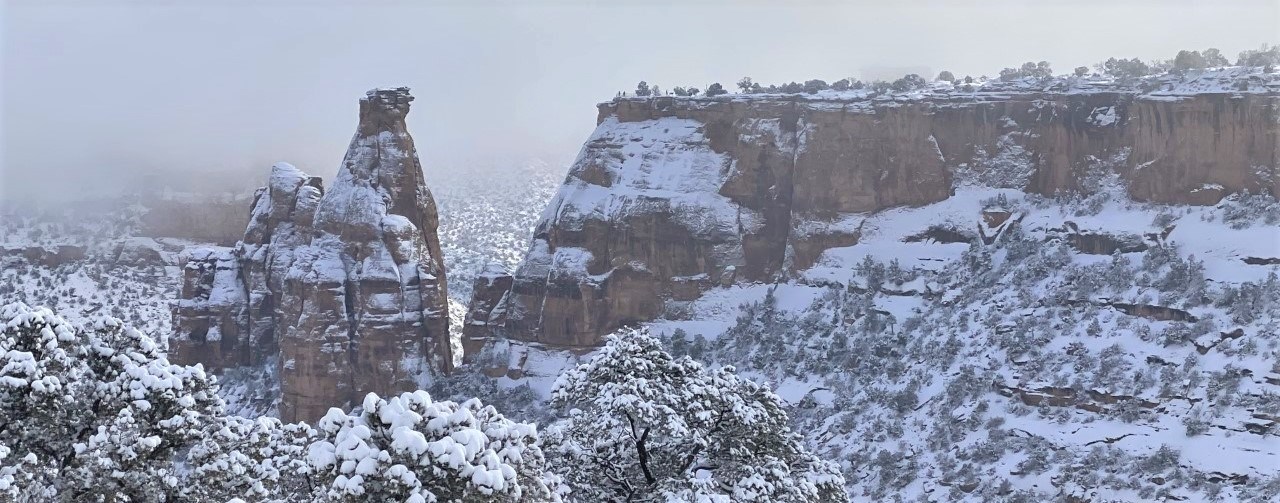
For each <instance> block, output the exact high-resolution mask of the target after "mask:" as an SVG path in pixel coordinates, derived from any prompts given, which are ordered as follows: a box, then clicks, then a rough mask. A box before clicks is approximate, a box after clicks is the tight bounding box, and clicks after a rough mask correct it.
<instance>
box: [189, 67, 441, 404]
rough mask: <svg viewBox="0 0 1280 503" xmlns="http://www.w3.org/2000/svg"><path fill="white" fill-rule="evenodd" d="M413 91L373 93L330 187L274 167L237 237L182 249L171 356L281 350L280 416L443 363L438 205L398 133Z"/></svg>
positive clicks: (246, 361)
mask: <svg viewBox="0 0 1280 503" xmlns="http://www.w3.org/2000/svg"><path fill="white" fill-rule="evenodd" d="M412 99H413V98H412V97H411V96H409V94H408V89H406V88H399V89H379V90H374V91H370V92H369V94H368V96H366V97H365V98H364V99H362V100H361V101H360V123H359V127H358V129H357V131H356V135H355V137H354V138H353V139H352V141H351V145H350V147H349V148H348V150H347V154H346V156H345V158H344V159H343V164H342V166H341V167H340V168H339V171H338V176H337V178H336V179H335V180H334V182H333V184H332V185H331V186H330V187H329V190H328V191H327V192H326V191H324V190H323V187H322V185H321V183H320V180H319V179H318V178H315V177H310V176H307V175H306V174H305V173H303V172H302V171H300V170H298V169H297V168H294V167H293V166H289V165H287V164H278V165H276V166H274V167H273V168H272V174H271V179H270V182H269V184H268V186H267V187H264V188H263V189H260V190H259V191H258V194H257V197H256V198H255V201H254V204H253V209H252V212H251V216H250V221H249V225H248V227H247V229H246V230H245V235H244V239H243V240H242V241H241V242H239V243H237V245H236V247H235V248H233V249H230V250H226V249H201V250H194V251H192V252H191V253H189V259H188V260H187V262H186V266H185V270H186V274H185V277H184V286H183V299H182V300H180V301H179V303H178V305H177V307H176V308H175V312H174V318H175V323H174V326H175V331H176V332H177V334H176V335H175V337H174V341H173V345H174V348H173V352H174V354H175V355H176V357H178V358H179V359H180V360H182V361H202V362H205V363H206V364H207V365H209V366H212V367H215V368H217V367H232V366H242V365H256V364H261V363H263V362H265V361H266V360H267V358H268V357H271V356H275V355H278V356H279V358H278V364H279V366H280V368H279V375H280V379H281V393H282V399H281V406H280V412H281V417H282V419H285V420H288V421H293V420H299V419H302V420H312V419H316V418H318V417H320V416H321V415H322V414H323V413H324V411H325V410H327V409H328V408H329V407H333V406H342V405H343V404H346V403H348V402H351V401H353V400H355V399H357V398H358V397H361V396H364V394H366V393H369V392H376V393H379V394H388V393H397V392H400V391H407V390H410V389H414V388H416V386H417V384H416V382H415V379H416V378H417V376H418V374H419V372H421V371H422V370H423V369H433V370H436V371H441V372H448V371H450V370H451V362H452V355H451V349H450V344H449V334H448V319H447V312H448V309H447V292H446V287H445V285H446V283H445V271H444V263H443V261H442V257H441V254H440V243H439V240H438V238H437V236H436V226H437V218H436V207H435V202H434V201H433V200H432V198H431V193H430V192H429V191H428V190H427V187H426V184H425V182H424V180H423V175H422V167H421V165H420V164H419V161H418V158H417V151H416V149H415V148H414V145H413V139H412V138H411V137H410V136H409V133H408V131H407V130H406V129H405V122H404V118H405V114H407V113H408V110H409V102H410V101H412Z"/></svg>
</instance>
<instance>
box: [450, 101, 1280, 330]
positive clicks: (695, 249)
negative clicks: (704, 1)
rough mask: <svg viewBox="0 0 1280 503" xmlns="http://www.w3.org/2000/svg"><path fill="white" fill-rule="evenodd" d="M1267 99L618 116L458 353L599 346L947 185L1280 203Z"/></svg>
mask: <svg viewBox="0 0 1280 503" xmlns="http://www.w3.org/2000/svg"><path fill="white" fill-rule="evenodd" d="M1246 87H1247V86H1246ZM1274 87H1275V86H1273V85H1272V86H1270V87H1263V88H1261V89H1257V88H1251V91H1249V92H1212V93H1210V92H1201V93H1189V94H1163V95H1161V94H1150V93H1147V94H1144V93H1141V92H1137V91H1116V90H1109V89H1106V88H1104V89H1101V90H1092V91H1072V92H1050V91H1036V92H1007V93H998V92H988V93H954V94H928V93H925V94H923V95H917V96H914V97H905V98H894V97H892V96H889V97H885V96H879V97H869V96H865V95H862V96H857V97H854V98H850V99H841V98H839V97H838V96H835V97H807V96H781V95H763V96H761V95H746V96H744V95H729V96H721V97H716V98H675V97H655V98H645V99H627V98H622V99H615V100H614V101H612V102H608V103H603V104H601V105H599V119H598V121H597V122H598V125H597V128H596V130H595V132H594V133H592V135H591V137H590V138H589V139H588V140H587V142H586V145H585V146H584V147H583V149H582V151H581V153H580V154H579V156H578V158H577V160H576V161H575V163H574V164H573V166H572V167H571V169H570V172H569V175H568V178H567V179H566V180H565V182H564V185H563V186H562V188H561V189H560V191H559V193H558V194H557V196H556V197H555V198H554V199H553V200H552V202H551V204H550V205H549V206H548V207H547V208H546V210H545V212H544V213H543V215H542V217H541V221H540V223H539V225H538V226H537V228H536V230H535V235H534V237H533V241H532V243H531V245H530V248H529V251H528V254H527V256H526V258H525V260H524V262H523V263H522V264H521V265H520V267H519V268H518V269H517V270H516V271H515V272H514V274H512V275H501V274H491V275H488V276H486V277H483V278H481V279H480V280H479V281H478V282H477V285H476V289H475V296H474V298H473V299H472V302H471V308H470V312H469V313H468V316H467V321H466V324H465V329H464V332H465V335H464V337H465V340H466V341H467V344H468V345H469V347H478V346H480V345H482V341H484V340H487V339H488V338H490V337H494V336H503V337H510V338H513V339H517V340H523V341H533V342H540V343H544V344H549V345H555V346H592V345H596V344H599V343H600V342H601V337H602V336H603V335H604V334H607V333H609V332H611V331H613V330H615V329H616V328H618V327H620V326H624V325H627V324H630V323H635V322H642V321H647V320H651V319H653V318H655V317H656V316H658V315H659V314H660V313H662V312H663V310H664V307H665V306H666V305H667V304H668V303H669V302H672V301H677V302H678V301H685V300H691V299H694V298H697V297H698V296H699V295H701V293H703V292H705V291H706V290H707V289H709V288H711V287H712V286H715V285H718V284H731V283H734V282H768V281H773V280H776V279H779V278H780V277H782V275H785V274H788V273H790V272H794V271H796V270H800V269H805V268H807V267H809V266H811V265H812V264H813V263H814V262H815V261H816V260H817V259H818V257H819V256H820V255H821V254H822V252H823V251H824V250H827V249H830V248H833V247H839V246H848V245H852V244H854V243H856V242H857V240H858V237H859V231H860V229H859V228H858V227H856V226H855V225H853V224H850V223H849V222H853V221H855V220H856V219H850V218H844V217H848V216H851V215H858V214H866V213H870V212H876V211H879V210H883V209H886V208H891V207H895V206H903V205H906V206H920V205H925V204H929V203H934V202H938V201H942V200H944V199H946V198H948V197H949V196H950V195H951V194H952V191H953V188H954V187H956V186H957V185H960V184H977V185H989V186H996V187H1009V188H1018V189H1022V190H1025V191H1027V192H1032V193H1038V194H1043V195H1053V194H1059V193H1069V192H1088V191H1090V190H1094V189H1095V188H1096V187H1093V186H1094V185H1096V184H1098V183H1102V182H1103V181H1106V180H1107V179H1108V178H1110V179H1112V180H1114V179H1116V178H1118V179H1119V180H1120V181H1121V182H1122V183H1123V186H1124V187H1126V190H1127V191H1128V193H1129V196H1131V197H1132V198H1133V199H1135V200H1138V201H1149V202H1154V203H1170V204H1199V205H1203V204H1214V203H1216V202H1217V201H1219V200H1220V199H1221V198H1222V197H1224V196H1225V195H1226V194H1229V193H1234V192H1239V191H1246V190H1247V191H1250V192H1252V193H1270V194H1272V195H1277V194H1280V176H1278V175H1280V173H1277V165H1278V164H1280V163H1278V162H1277V156H1278V155H1280V147H1278V141H1280V134H1278V133H1280V115H1278V113H1277V105H1278V104H1280V98H1278V97H1277V93H1276V89H1274Z"/></svg>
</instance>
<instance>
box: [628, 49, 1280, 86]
mask: <svg viewBox="0 0 1280 503" xmlns="http://www.w3.org/2000/svg"><path fill="white" fill-rule="evenodd" d="M1277 65H1280V45H1268V44H1263V45H1262V47H1261V48H1259V49H1251V50H1245V51H1241V52H1240V54H1239V55H1238V56H1237V57H1236V61H1235V66H1249V67H1262V68H1265V71H1266V72H1268V73H1270V72H1272V71H1274V69H1275V67H1276V66H1277ZM1224 66H1231V61H1230V60H1228V59H1227V57H1226V56H1224V55H1223V54H1222V51H1221V50H1219V49H1216V48H1213V47H1210V48H1208V49H1205V50H1203V51H1188V50H1182V51H1178V54H1177V55H1175V56H1174V57H1173V59H1166V60H1153V61H1150V62H1146V61H1142V60H1141V59H1139V58H1130V59H1125V58H1108V59H1107V60H1106V61H1102V62H1100V63H1097V64H1095V65H1093V68H1092V71H1091V70H1090V68H1089V67H1086V66H1079V67H1076V68H1075V69H1074V70H1073V71H1072V75H1074V76H1076V77H1086V76H1089V75H1090V74H1094V75H1101V76H1107V77H1112V78H1115V79H1118V80H1132V79H1138V78H1142V77H1146V76H1150V75H1159V74H1182V73H1184V72H1187V71H1191V70H1203V69H1208V68H1219V67H1224ZM1053 75H1054V74H1053V69H1052V68H1051V67H1050V64H1049V62H1048V61H1040V62H1032V61H1028V62H1026V63H1023V64H1022V65H1021V66H1019V67H1017V68H1005V69H1003V70H1000V74H999V76H998V79H999V80H1000V81H1002V82H1013V81H1019V80H1023V79H1034V80H1044V79H1049V78H1052V77H1053ZM987 80H990V78H989V77H987V76H986V75H983V76H981V77H978V78H974V77H973V76H965V77H964V78H957V77H956V76H955V74H953V73H951V72H950V71H946V70H944V71H942V72H939V73H938V76H937V77H936V78H935V79H934V81H935V82H950V83H952V84H956V85H961V84H965V85H971V84H974V83H976V82H981V81H987ZM928 84H929V81H928V80H927V79H925V78H924V77H921V76H920V75H917V74H914V73H910V74H907V75H905V76H903V77H902V78H900V79H897V80H895V81H893V82H886V81H883V80H876V81H872V82H869V83H864V82H862V81H860V80H858V79H856V78H853V77H848V78H843V79H840V80H837V81H835V82H832V83H827V81H825V80H821V79H812V80H806V81H804V82H788V83H785V84H769V85H763V84H761V83H759V82H756V81H754V80H752V78H751V77H743V78H742V79H740V80H738V82H737V87H738V93H739V94H817V93H818V92H821V91H826V90H832V91H857V90H861V89H869V90H870V91H871V92H873V93H876V94H881V93H886V92H889V91H893V92H908V91H913V90H916V89H922V88H924V87H926V86H928ZM728 92H729V91H727V90H725V88H724V86H722V85H720V83H719V82H717V83H714V84H711V85H709V86H707V88H706V91H702V90H701V89H699V88H697V87H692V86H690V87H680V86H676V87H674V88H671V90H670V91H664V90H662V89H660V88H659V87H658V86H657V85H651V84H649V83H647V82H645V81H640V83H639V84H637V86H636V90H635V96H637V97H642V98H643V97H650V96H664V95H675V96H680V97H695V96H699V95H702V96H704V97H708V98H711V97H715V96H719V95H722V94H728ZM618 96H619V97H626V96H627V92H626V91H622V92H619V93H618Z"/></svg>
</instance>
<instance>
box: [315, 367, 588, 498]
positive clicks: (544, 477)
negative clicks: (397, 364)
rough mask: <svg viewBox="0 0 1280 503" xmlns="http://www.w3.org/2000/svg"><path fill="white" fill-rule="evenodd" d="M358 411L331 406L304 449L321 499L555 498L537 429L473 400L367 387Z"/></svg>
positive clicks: (555, 485)
mask: <svg viewBox="0 0 1280 503" xmlns="http://www.w3.org/2000/svg"><path fill="white" fill-rule="evenodd" d="M358 410H359V411H358V412H353V413H351V414H347V413H344V412H343V411H341V410H339V409H336V408H334V409H330V410H329V413H328V414H326V415H325V417H324V418H323V419H321V420H320V423H319V428H318V430H319V439H318V440H317V441H316V442H315V443H313V444H311V446H310V447H309V448H308V452H307V462H308V464H309V465H310V467H311V469H312V470H313V471H314V473H315V475H314V477H315V478H316V479H317V480H320V481H322V484H325V485H327V487H322V488H321V490H323V491H326V492H325V494H326V496H327V500H328V501H407V502H434V501H561V498H562V495H563V493H564V491H563V490H562V489H561V486H560V483H559V480H558V478H557V477H556V476H554V475H552V474H549V473H547V472H546V462H545V460H544V459H543V454H542V449H541V447H540V445H539V440H538V432H537V428H536V427H535V426H534V425H531V424H525V423H516V422H513V421H510V420H508V419H506V418H505V417H503V416H502V415H501V414H499V413H498V412H497V411H496V410H495V409H494V408H493V407H489V406H485V405H483V404H481V403H480V401H479V400H469V401H467V402H464V403H462V404H458V403H455V402H447V401H441V402H436V401H432V400H431V397H430V396H429V395H428V394H427V393H426V392H424V391H417V392H414V393H404V394H402V395H400V396H398V397H392V398H390V399H388V400H384V399H382V398H379V397H378V396H377V395H375V394H372V393H370V394H369V395H368V396H367V397H366V398H365V400H364V404H363V407H362V408H361V409H358Z"/></svg>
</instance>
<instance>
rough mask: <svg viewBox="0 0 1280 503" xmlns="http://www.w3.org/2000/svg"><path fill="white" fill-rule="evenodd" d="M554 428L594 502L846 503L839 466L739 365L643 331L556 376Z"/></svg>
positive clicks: (572, 473)
mask: <svg viewBox="0 0 1280 503" xmlns="http://www.w3.org/2000/svg"><path fill="white" fill-rule="evenodd" d="M552 405H553V406H555V407H558V408H560V410H561V411H562V412H563V413H564V417H563V418H562V419H561V420H560V421H558V422H557V423H556V424H554V425H553V426H552V427H551V428H549V429H548V432H547V437H548V441H549V443H550V444H551V445H552V447H551V449H550V450H551V452H552V453H553V455H554V458H553V459H555V460H556V461H557V466H559V467H561V468H563V469H564V475H565V478H566V479H567V480H568V481H569V482H570V486H571V487H572V488H573V490H574V491H575V496H576V497H577V498H578V499H581V500H583V501H690V502H693V501H717V502H721V501H722V502H728V501H744V502H745V501H761V502H763V501H780V502H786V501H796V502H800V501H806V502H807V501H844V500H845V499H846V495H845V492H844V477H843V476H842V475H840V472H839V470H838V468H837V467H836V465H835V464H834V463H830V462H827V461H823V460H820V459H818V458H817V457H816V456H814V455H813V454H811V453H809V452H808V451H807V450H806V448H805V446H804V443H803V441H802V440H801V439H800V436H799V435H796V434H795V433H793V432H792V431H791V429H790V428H789V427H788V418H787V413H786V411H785V410H783V408H782V405H781V403H780V401H779V399H778V397H777V395H775V394H774V393H773V392H772V391H770V390H769V389H767V388H765V387H764V386H761V385H759V384H756V383H754V382H751V381H749V380H746V379H742V378H739V377H738V376H737V375H735V374H734V370H733V368H732V367H725V368H719V369H715V370H707V369H704V368H703V367H702V365H701V364H700V363H697V362H695V361H693V360H692V359H690V358H688V357H683V358H674V357H672V356H671V355H670V354H668V353H667V352H665V351H663V350H662V347H661V344H660V343H659V341H658V340H657V339H655V338H654V337H652V336H650V335H648V333H647V332H644V331H624V332H621V333H619V334H616V335H613V336H611V337H610V338H609V340H608V343H607V344H606V345H605V347H604V348H603V349H601V350H600V353H599V354H598V355H597V356H596V357H595V358H593V359H592V360H591V361H590V362H589V363H586V364H583V365H580V366H578V367H577V368H575V369H572V370H570V371H568V372H566V373H565V374H563V375H562V376H561V377H560V379H559V380H558V381H557V382H556V386H555V389H554V391H553V392H552Z"/></svg>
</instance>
